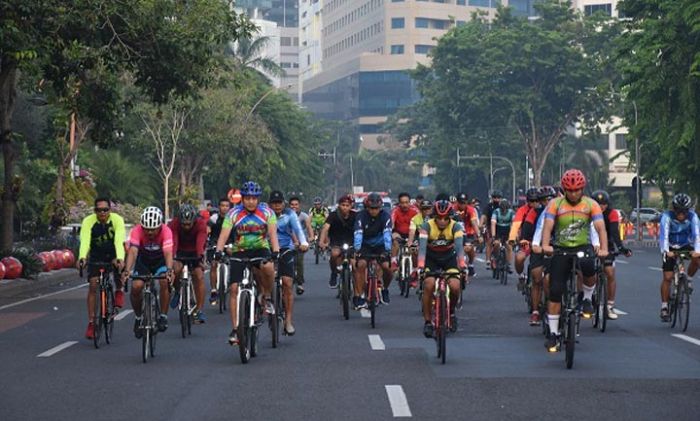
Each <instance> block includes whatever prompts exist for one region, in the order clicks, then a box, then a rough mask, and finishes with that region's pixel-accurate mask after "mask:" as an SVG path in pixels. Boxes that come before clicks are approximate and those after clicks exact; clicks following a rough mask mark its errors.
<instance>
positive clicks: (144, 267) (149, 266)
mask: <svg viewBox="0 0 700 421" xmlns="http://www.w3.org/2000/svg"><path fill="white" fill-rule="evenodd" d="M166 270H167V268H166V267H165V257H164V256H161V258H159V259H155V260H151V259H144V258H142V257H141V256H140V255H139V256H138V257H137V258H136V264H135V265H134V274H135V275H142V276H143V275H157V274H159V273H162V272H165V271H166Z"/></svg>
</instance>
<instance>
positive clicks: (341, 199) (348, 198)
mask: <svg viewBox="0 0 700 421" xmlns="http://www.w3.org/2000/svg"><path fill="white" fill-rule="evenodd" d="M344 202H348V203H350V204H351V205H352V196H350V195H349V194H345V195H342V196H340V197H339V198H338V204H341V203H344Z"/></svg>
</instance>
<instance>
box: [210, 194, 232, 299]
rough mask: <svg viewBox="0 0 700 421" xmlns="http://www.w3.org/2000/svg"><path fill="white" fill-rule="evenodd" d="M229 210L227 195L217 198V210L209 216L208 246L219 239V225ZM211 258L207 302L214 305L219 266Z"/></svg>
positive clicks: (216, 296)
mask: <svg viewBox="0 0 700 421" xmlns="http://www.w3.org/2000/svg"><path fill="white" fill-rule="evenodd" d="M229 210H231V201H230V200H229V199H228V198H227V197H223V198H221V199H219V212H218V213H214V214H213V215H212V216H211V217H210V218H209V222H208V225H209V244H208V247H209V249H210V250H211V248H216V241H217V240H218V239H219V234H221V226H222V225H223V223H224V219H226V214H227V213H228V211H229ZM209 259H210V260H211V267H210V269H209V285H210V286H211V293H210V295H209V302H210V303H211V305H213V306H215V305H216V304H217V303H218V301H219V291H217V289H216V272H217V268H218V266H219V262H217V261H216V260H214V259H212V258H211V256H210V257H209Z"/></svg>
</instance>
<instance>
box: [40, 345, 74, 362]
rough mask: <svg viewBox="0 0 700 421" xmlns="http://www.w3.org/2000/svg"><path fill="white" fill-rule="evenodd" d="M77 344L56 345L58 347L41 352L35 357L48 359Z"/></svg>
mask: <svg viewBox="0 0 700 421" xmlns="http://www.w3.org/2000/svg"><path fill="white" fill-rule="evenodd" d="M77 343H78V341H68V342H64V343H62V344H61V345H58V346H55V347H53V348H51V349H49V350H48V351H44V352H42V353H41V354H39V355H37V357H40V358H46V357H50V356H52V355H54V354H58V353H59V352H61V351H63V350H64V349H66V348H69V347H71V346H73V345H75V344H77Z"/></svg>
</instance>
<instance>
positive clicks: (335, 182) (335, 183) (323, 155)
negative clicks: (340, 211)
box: [318, 146, 338, 203]
mask: <svg viewBox="0 0 700 421" xmlns="http://www.w3.org/2000/svg"><path fill="white" fill-rule="evenodd" d="M335 149H336V148H335V146H334V147H333V153H327V152H319V153H318V156H319V157H320V158H323V159H326V158H333V203H336V202H337V201H338V167H337V166H336V153H335Z"/></svg>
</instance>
